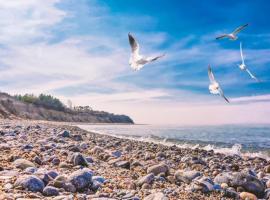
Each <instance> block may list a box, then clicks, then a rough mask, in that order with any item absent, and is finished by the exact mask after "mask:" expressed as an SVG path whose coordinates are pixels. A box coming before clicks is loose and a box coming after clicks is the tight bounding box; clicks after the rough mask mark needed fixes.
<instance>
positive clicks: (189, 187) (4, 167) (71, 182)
mask: <svg viewBox="0 0 270 200" xmlns="http://www.w3.org/2000/svg"><path fill="white" fill-rule="evenodd" d="M269 180H270V163H268V162H267V161H266V160H264V159H262V158H248V157H243V158H242V157H239V156H237V155H235V156H225V155H223V154H216V153H214V152H213V151H206V150H201V149H193V150H192V149H182V148H178V147H176V146H171V147H168V146H164V145H161V144H154V143H146V142H140V141H133V140H128V139H120V138H115V137H110V136H106V135H100V134H96V133H90V132H87V131H84V130H81V129H79V128H78V127H74V126H69V125H67V123H51V122H34V121H0V200H1V199H94V200H113V199H126V200H143V199H145V200H166V199H175V200H177V199H187V200H191V199H192V200H193V199H194V200H196V199H198V200H202V199H239V198H241V199H257V198H261V199H269V196H270V189H267V188H270V181H269ZM268 190H269V191H268Z"/></svg>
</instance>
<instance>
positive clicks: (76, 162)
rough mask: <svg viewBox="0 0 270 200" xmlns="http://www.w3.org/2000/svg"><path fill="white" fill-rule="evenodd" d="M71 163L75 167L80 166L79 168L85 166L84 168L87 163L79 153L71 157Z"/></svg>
mask: <svg viewBox="0 0 270 200" xmlns="http://www.w3.org/2000/svg"><path fill="white" fill-rule="evenodd" d="M71 162H72V164H73V165H75V166H76V165H81V166H85V167H87V166H88V163H87V161H86V159H85V157H84V156H83V155H82V154H81V153H79V152H77V153H74V154H73V155H72V156H71Z"/></svg>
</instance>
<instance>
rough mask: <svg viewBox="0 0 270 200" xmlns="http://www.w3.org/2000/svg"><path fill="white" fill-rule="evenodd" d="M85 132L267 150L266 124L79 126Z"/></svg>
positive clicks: (224, 149)
mask: <svg viewBox="0 0 270 200" xmlns="http://www.w3.org/2000/svg"><path fill="white" fill-rule="evenodd" d="M79 127H80V128H83V129H85V130H88V131H93V132H98V133H102V134H109V135H113V136H117V137H126V138H131V139H137V140H142V141H148V142H151V141H153V142H159V143H164V144H168V145H173V144H176V145H179V146H182V147H190V148H195V147H201V148H204V149H214V150H215V151H216V152H225V153H233V154H241V153H242V154H243V153H250V154H255V155H257V154H264V155H269V152H270V125H249V126H246V125H222V126H193V127H192V126H171V125H170V126H154V125H79Z"/></svg>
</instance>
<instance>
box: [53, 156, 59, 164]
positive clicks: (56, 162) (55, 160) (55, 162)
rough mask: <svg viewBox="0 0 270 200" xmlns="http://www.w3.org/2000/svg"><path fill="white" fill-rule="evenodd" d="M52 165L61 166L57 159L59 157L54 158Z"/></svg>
mask: <svg viewBox="0 0 270 200" xmlns="http://www.w3.org/2000/svg"><path fill="white" fill-rule="evenodd" d="M52 164H53V165H59V164H60V159H59V158H57V157H55V158H53V160H52Z"/></svg>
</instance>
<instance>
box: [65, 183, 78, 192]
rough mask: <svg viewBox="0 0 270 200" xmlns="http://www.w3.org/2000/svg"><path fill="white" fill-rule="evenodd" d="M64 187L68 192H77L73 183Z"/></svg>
mask: <svg viewBox="0 0 270 200" xmlns="http://www.w3.org/2000/svg"><path fill="white" fill-rule="evenodd" d="M63 187H64V189H65V191H66V192H72V193H75V192H76V188H75V186H74V185H73V184H72V183H65V184H64V186H63Z"/></svg>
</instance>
